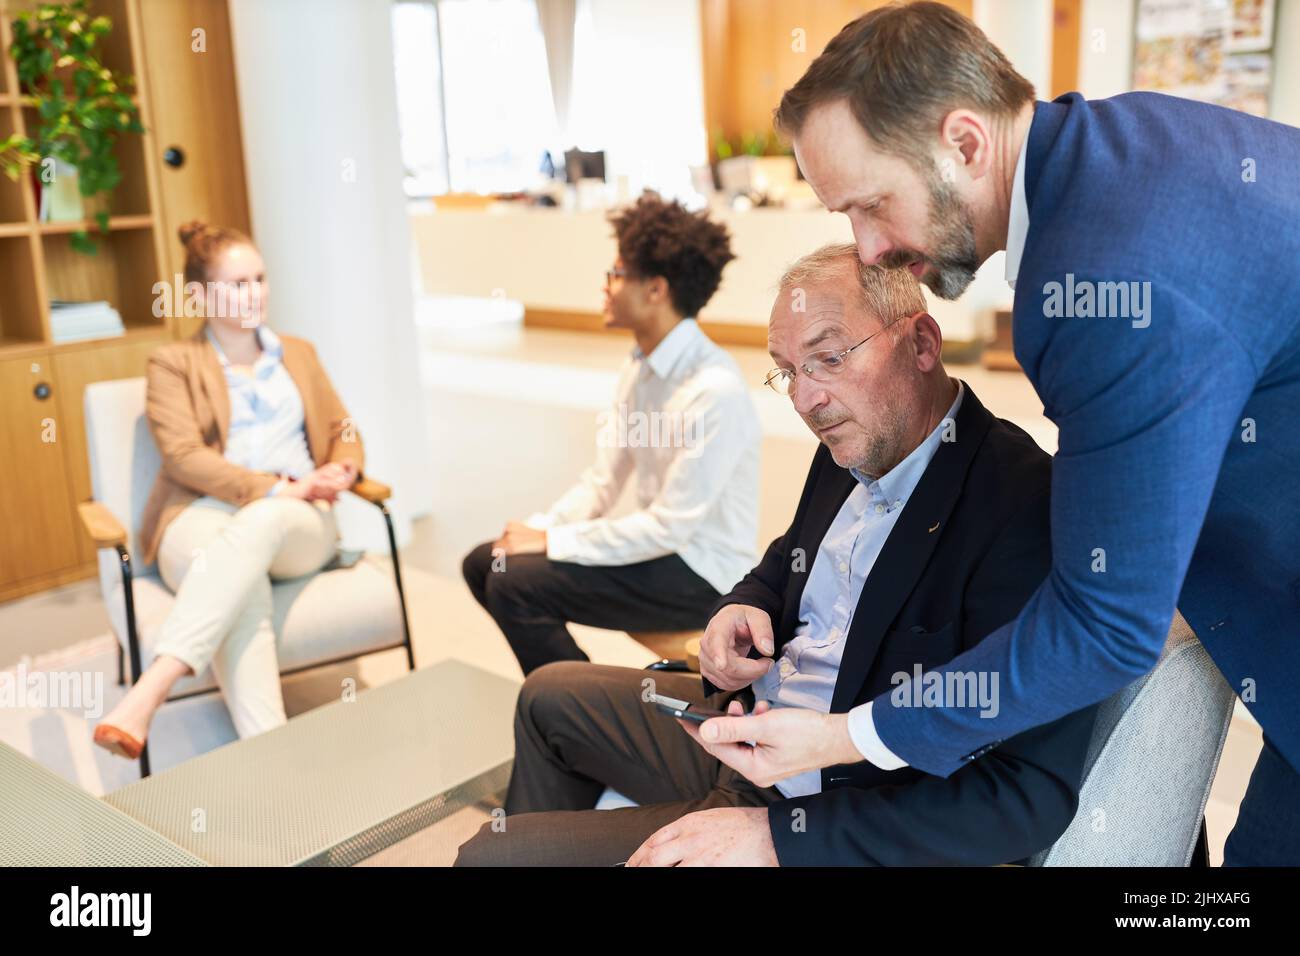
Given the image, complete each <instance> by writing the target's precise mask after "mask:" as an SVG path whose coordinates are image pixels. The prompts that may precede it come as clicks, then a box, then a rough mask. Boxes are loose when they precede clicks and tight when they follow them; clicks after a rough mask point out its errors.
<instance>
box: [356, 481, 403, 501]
mask: <svg viewBox="0 0 1300 956" xmlns="http://www.w3.org/2000/svg"><path fill="white" fill-rule="evenodd" d="M352 493H353V494H354V495H356V496H357V497H359V498H365V499H366V501H369V502H370V503H371V504H372V505H382V504H383V503H384V502H385V501H387V500H388V499H389V498H391V497H392V496H393V489H392V488H389V487H388V486H387V485H386V484H384V483H383V482H381V481H375V480H374V479H373V478H362V479H361V480H360V481H358V482H357V483H356V484H355V485H353V486H352Z"/></svg>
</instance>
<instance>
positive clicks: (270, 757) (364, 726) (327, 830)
mask: <svg viewBox="0 0 1300 956" xmlns="http://www.w3.org/2000/svg"><path fill="white" fill-rule="evenodd" d="M518 695H519V684H518V683H517V682H515V681H511V680H507V679H505V678H503V677H499V676H497V675H495V674H491V673H489V672H487V671H484V670H480V669H479V668H476V667H472V666H470V665H468V664H465V663H462V662H460V661H455V660H448V661H443V662H441V663H438V664H434V665H433V666H431V667H427V668H423V669H421V670H418V671H415V672H414V673H411V674H408V675H406V676H404V677H402V678H400V679H398V680H395V681H392V682H391V683H388V684H384V685H382V686H379V687H375V688H371V689H369V690H365V691H362V692H360V693H359V694H357V696H356V698H355V700H351V701H348V700H338V701H335V702H333V703H330V704H326V705H325V706H323V707H318V708H316V709H315V710H312V711H309V712H307V713H305V714H301V715H299V716H297V717H294V718H293V719H292V720H290V721H289V722H288V723H287V724H285V725H284V726H283V727H278V728H276V729H275V730H273V731H270V732H269V733H265V734H261V735H259V736H257V737H250V738H249V739H247V740H239V741H236V742H234V743H231V744H227V745H226V746H224V747H218V748H217V749H216V750H213V751H210V752H209V753H206V754H203V755H202V756H200V757H196V758H194V759H193V760H189V761H187V762H185V763H183V764H181V765H180V766H177V767H174V768H171V769H169V770H164V771H162V772H161V773H157V774H155V775H153V776H152V777H149V778H147V779H145V780H141V781H139V782H138V783H133V784H130V785H128V786H126V787H123V788H122V789H120V790H117V791H114V792H113V793H111V794H108V795H107V796H106V797H104V802H105V803H107V804H109V805H110V806H112V807H114V808H116V809H118V810H120V811H122V812H123V813H125V814H126V815H128V816H130V817H132V818H134V819H135V820H137V821H139V822H140V823H142V824H144V825H145V826H147V827H149V828H150V829H152V830H154V831H156V832H157V833H159V834H161V835H162V836H164V837H165V838H166V839H167V840H169V841H171V842H172V843H174V844H175V845H176V846H178V847H180V848H182V849H184V850H185V851H187V852H188V853H191V854H193V855H194V856H196V857H198V858H199V859H201V860H203V861H205V862H207V863H210V864H213V865H218V866H351V865H353V864H355V863H358V862H360V861H362V860H364V859H366V858H367V857H369V856H371V855H373V854H375V853H377V852H379V851H380V850H383V849H385V848H387V847H390V846H392V845H394V844H396V843H398V842H399V841H402V840H405V839H406V838H408V837H410V836H412V835H414V834H416V833H418V832H419V831H421V830H424V829H425V828H427V827H430V826H433V825H434V824H436V823H438V822H439V821H441V820H444V819H445V818H446V817H448V816H450V815H452V814H454V813H457V812H458V811H460V810H462V809H464V808H466V807H469V806H472V805H474V804H476V803H478V802H479V801H483V800H485V799H490V798H492V797H494V796H498V795H501V794H503V793H504V791H505V788H506V785H507V783H508V782H509V777H510V765H511V761H512V758H513V755H514V729H513V728H514V710H515V700H516V698H517V697H518Z"/></svg>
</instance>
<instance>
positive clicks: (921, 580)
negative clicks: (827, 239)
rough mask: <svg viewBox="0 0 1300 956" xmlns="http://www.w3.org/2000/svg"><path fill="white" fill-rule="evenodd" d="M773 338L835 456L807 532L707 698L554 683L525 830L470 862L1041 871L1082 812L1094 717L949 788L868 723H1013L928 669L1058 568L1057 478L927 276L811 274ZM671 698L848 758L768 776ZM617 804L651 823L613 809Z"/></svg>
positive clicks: (577, 674) (712, 667)
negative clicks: (945, 357)
mask: <svg viewBox="0 0 1300 956" xmlns="http://www.w3.org/2000/svg"><path fill="white" fill-rule="evenodd" d="M768 344H769V350H770V351H771V354H772V357H773V358H774V359H775V360H776V363H777V367H776V368H774V369H773V370H772V371H771V373H769V375H768V377H767V379H766V383H767V384H768V385H769V386H770V387H771V388H773V389H774V390H775V391H777V392H780V393H781V394H783V395H788V396H789V398H790V400H791V402H792V403H793V405H794V408H795V411H796V412H798V414H799V415H800V417H802V418H803V420H804V422H805V423H806V424H807V425H808V427H809V428H810V429H812V431H813V433H814V434H816V435H817V437H818V438H819V439H820V440H821V447H819V448H818V449H817V453H816V454H815V455H814V456H813V461H812V466H811V469H810V470H809V473H808V479H807V482H806V484H805V485H804V490H803V494H802V496H801V497H800V500H799V504H798V507H797V508H796V510H795V514H794V520H793V521H792V523H791V524H790V527H789V530H787V531H786V533H785V534H784V535H783V536H782V537H780V538H778V539H777V540H776V541H774V542H772V544H771V546H770V547H769V548H768V550H767V554H766V555H765V556H764V557H763V559H762V561H761V562H760V563H759V565H758V566H757V567H756V568H754V569H753V571H751V572H750V573H749V574H748V575H747V576H746V577H745V578H744V579H743V580H742V581H741V582H740V583H739V584H737V585H736V586H735V587H734V588H732V589H731V591H730V593H729V594H727V595H726V596H725V597H723V598H722V600H721V601H720V602H719V606H718V608H717V609H716V610H715V613H714V615H713V618H712V620H711V621H710V622H709V625H708V630H707V632H706V634H705V638H704V643H703V647H702V649H701V658H700V662H701V670H702V672H703V675H704V678H705V679H704V682H703V684H701V681H700V680H699V678H695V677H692V676H689V675H679V674H657V675H654V676H653V677H651V675H650V674H648V673H647V672H644V671H636V670H628V669H624V668H617V667H603V666H597V665H593V664H587V663H583V664H575V663H559V664H551V665H549V666H546V667H543V668H541V669H539V670H537V671H535V672H534V673H533V674H531V675H530V676H529V678H528V680H527V681H526V682H525V683H524V687H523V691H522V693H521V695H520V698H519V704H518V710H517V714H516V722H515V737H516V756H515V765H514V774H513V777H512V779H511V781H510V790H509V794H508V796H507V799H506V814H507V817H506V819H505V821H504V826H497V825H495V821H494V822H493V823H490V824H487V825H485V826H484V827H483V829H482V830H481V831H480V832H479V833H478V834H477V835H476V836H475V837H474V838H473V839H472V840H470V841H469V842H468V843H466V844H465V845H464V846H463V847H461V851H460V858H459V860H458V863H460V864H462V865H464V864H478V865H484V864H488V865H490V864H497V865H522V864H552V865H554V864H596V865H599V864H618V863H623V862H626V863H627V864H628V865H630V866H643V865H644V866H678V865H746V864H752V865H764V864H766V865H778V864H779V865H845V864H867V865H919V864H965V865H988V864H996V863H1008V862H1018V861H1023V860H1025V859H1026V858H1027V857H1029V856H1030V855H1032V854H1033V853H1035V852H1037V851H1038V850H1041V849H1043V848H1044V847H1046V846H1048V845H1050V844H1051V843H1052V842H1053V841H1054V840H1055V839H1056V838H1057V837H1058V836H1059V835H1060V834H1061V833H1062V832H1063V831H1064V830H1065V828H1066V826H1067V825H1068V824H1069V822H1070V820H1071V819H1072V818H1073V816H1074V812H1075V809H1076V804H1077V801H1078V790H1079V783H1080V778H1081V775H1082V769H1083V762H1084V756H1085V752H1086V750H1087V745H1088V739H1089V735H1090V733H1091V729H1092V723H1093V718H1094V711H1093V709H1092V708H1089V709H1087V710H1083V711H1080V712H1078V713H1075V714H1071V715H1069V716H1067V717H1064V718H1062V719H1061V720H1058V721H1057V722H1055V723H1053V724H1048V725H1046V726H1043V727H1039V728H1036V729H1034V730H1031V731H1027V732H1026V733H1023V734H1021V735H1019V736H1017V737H1012V738H1009V739H1007V740H1003V741H1000V742H999V743H998V744H997V745H996V746H994V747H991V748H985V749H984V751H981V752H979V753H975V754H971V755H970V758H969V761H968V765H967V766H965V767H964V768H963V769H961V770H959V771H958V772H956V773H954V774H952V775H951V776H949V777H947V778H940V777H934V776H929V775H927V774H925V773H923V772H921V771H919V770H916V769H915V768H912V767H906V766H903V765H902V762H901V761H897V760H894V761H890V760H889V754H888V752H887V751H884V748H883V745H882V744H881V742H880V741H879V740H878V739H873V738H872V737H871V735H870V734H869V733H868V732H864V725H863V724H862V723H861V722H860V721H855V720H854V719H853V718H852V717H851V716H850V714H849V711H850V710H851V709H852V708H854V707H855V706H856V705H859V704H863V703H865V702H867V701H870V700H872V699H873V698H874V697H875V696H876V695H878V694H880V693H884V692H890V691H891V688H892V690H893V692H894V693H895V694H896V695H897V697H898V700H899V702H900V703H902V704H905V705H907V706H918V707H920V706H934V705H936V704H939V703H950V702H951V699H953V698H955V697H956V696H959V695H960V696H964V698H965V699H966V700H971V701H978V702H979V704H980V705H981V707H982V708H983V709H984V711H985V712H987V713H988V714H990V715H993V714H996V713H997V709H998V675H997V674H995V673H988V674H970V675H963V679H962V680H961V681H951V682H949V683H948V684H946V685H944V686H939V687H932V686H929V684H928V683H927V682H926V681H925V680H923V679H922V678H921V675H922V673H923V672H925V671H928V670H929V669H931V668H933V667H935V666H937V665H939V664H942V663H945V662H947V661H949V660H951V659H952V658H953V657H955V656H957V654H959V653H961V652H962V651H963V650H966V649H967V648H969V647H971V646H972V645H974V644H976V643H978V642H979V641H980V640H982V639H983V638H984V637H985V636H986V635H987V634H989V633H990V632H992V631H993V630H994V629H996V628H997V627H998V626H999V625H1001V624H1003V623H1005V622H1006V621H1008V620H1011V619H1012V618H1013V617H1015V615H1016V613H1017V612H1018V611H1019V610H1020V608H1021V606H1022V605H1023V604H1024V602H1025V601H1026V600H1027V599H1028V597H1029V595H1030V594H1031V593H1032V592H1033V591H1034V589H1035V587H1037V585H1038V584H1039V582H1040V581H1042V579H1043V578H1044V576H1045V575H1046V574H1047V572H1048V569H1049V567H1050V566H1051V553H1050V538H1049V534H1048V495H1049V489H1050V481H1051V473H1050V472H1051V459H1050V458H1049V457H1048V456H1047V455H1046V454H1045V453H1044V452H1043V451H1042V450H1041V449H1040V448H1038V446H1037V445H1035V444H1034V442H1033V440H1032V439H1031V438H1030V437H1029V436H1028V435H1026V434H1025V433H1024V432H1023V431H1021V430H1020V429H1019V428H1017V427H1016V426H1015V425H1012V424H1010V423H1009V422H1006V421H1003V420H1001V419H998V418H995V417H994V416H993V415H992V414H990V413H989V412H988V411H987V410H986V409H985V408H984V406H983V405H981V404H980V401H979V399H978V398H976V397H975V393H974V392H973V391H972V390H971V389H970V387H969V386H967V385H965V384H964V383H962V382H960V381H956V380H953V379H951V378H949V377H948V375H947V373H946V372H945V371H944V368H943V364H942V362H941V361H940V350H941V347H942V344H943V339H942V335H941V334H940V331H939V326H938V324H937V323H936V322H935V320H934V319H933V318H932V317H931V316H930V315H929V314H927V313H926V311H925V300H924V298H923V297H922V294H921V290H920V287H919V286H918V284H917V281H916V279H915V277H914V276H913V275H912V274H911V273H910V272H909V271H908V270H906V269H897V270H886V269H882V268H879V267H875V266H863V265H862V264H861V263H860V262H859V260H858V256H857V252H856V250H855V248H854V246H852V245H848V244H846V245H836V246H827V247H825V248H822V249H820V250H818V251H817V252H815V253H812V254H811V255H809V256H806V257H804V258H803V259H801V260H800V261H798V262H797V263H795V264H794V265H793V266H792V267H791V268H790V269H789V270H788V271H787V273H786V274H785V276H784V277H783V278H782V281H781V285H780V293H779V295H778V297H777V300H776V304H775V305H774V307H773V309H772V315H771V320H770V325H769V333H768ZM651 681H652V684H651V683H648V682H651ZM651 693H658V694H661V695H666V696H670V697H673V698H678V699H682V700H685V701H688V702H690V703H691V704H693V705H695V706H697V707H699V706H704V707H708V708H715V709H721V710H725V711H726V712H727V713H729V714H737V715H738V714H742V713H744V712H746V711H747V710H749V709H752V710H753V711H754V712H756V713H764V712H768V711H771V712H772V713H771V714H770V719H781V718H782V717H783V716H785V715H787V714H788V715H789V716H791V717H795V716H798V717H800V718H801V719H802V718H805V717H806V715H807V714H808V712H809V711H812V712H814V713H820V714H821V715H824V718H823V719H824V721H825V724H826V728H825V729H827V730H828V731H829V732H828V733H827V734H825V735H824V736H825V738H826V739H827V740H830V741H833V745H832V746H833V748H834V750H835V752H834V753H833V754H826V755H823V756H825V757H826V758H827V759H826V760H824V761H823V762H822V763H820V764H818V766H819V767H820V766H823V765H825V766H826V767H827V769H825V770H809V771H807V772H804V773H800V774H798V775H796V776H792V777H788V778H786V779H784V780H775V781H774V780H762V779H759V780H757V781H754V780H749V779H746V777H745V776H743V775H742V772H741V771H742V770H744V769H745V768H746V766H747V765H746V760H745V745H744V744H720V743H712V742H709V740H708V739H706V738H713V737H716V734H714V733H713V731H714V730H715V729H716V727H717V725H718V723H719V721H718V720H709V721H707V722H705V723H704V724H702V725H697V724H693V723H690V722H688V721H680V720H674V719H672V718H671V717H669V716H665V715H664V714H663V713H661V712H660V711H659V710H657V709H656V708H655V707H653V706H651V705H650V704H648V703H647V702H646V701H647V699H648V698H649V696H650V694H651ZM723 719H724V720H725V718H723ZM865 728H867V730H869V728H870V721H867V722H866V724H865ZM866 755H870V756H871V761H870V762H868V761H867V760H865V759H864V756H866ZM888 767H892V768H894V769H882V768H888ZM733 768H739V769H733ZM606 786H609V787H613V788H614V789H616V790H618V791H619V792H621V793H623V794H626V795H627V796H629V797H630V798H632V799H633V800H635V801H636V802H637V803H638V804H639V805H638V806H636V807H630V808H624V809H619V810H608V811H605V810H599V811H598V810H593V809H592V807H593V806H594V804H595V802H596V800H597V798H598V796H599V795H600V793H601V791H602V790H603V789H604V788H605V787H606Z"/></svg>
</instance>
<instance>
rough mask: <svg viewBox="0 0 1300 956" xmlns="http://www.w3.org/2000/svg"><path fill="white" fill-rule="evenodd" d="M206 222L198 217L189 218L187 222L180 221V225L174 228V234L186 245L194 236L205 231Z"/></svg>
mask: <svg viewBox="0 0 1300 956" xmlns="http://www.w3.org/2000/svg"><path fill="white" fill-rule="evenodd" d="M207 228H208V224H207V223H206V222H202V221H201V220H198V219H191V220H190V221H189V222H186V223H182V224H181V227H180V228H179V229H177V230H176V234H177V235H178V236H180V238H181V244H182V245H186V246H188V245H189V244H190V242H192V241H193V240H194V237H195V236H197V235H199V234H200V233H202V232H206V231H207Z"/></svg>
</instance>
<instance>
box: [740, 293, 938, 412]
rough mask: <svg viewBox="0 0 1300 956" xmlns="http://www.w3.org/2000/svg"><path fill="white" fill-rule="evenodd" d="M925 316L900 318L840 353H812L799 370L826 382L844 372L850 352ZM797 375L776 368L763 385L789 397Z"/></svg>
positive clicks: (811, 377) (918, 313) (787, 370)
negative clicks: (888, 329) (884, 332)
mask: <svg viewBox="0 0 1300 956" xmlns="http://www.w3.org/2000/svg"><path fill="white" fill-rule="evenodd" d="M924 314H925V313H923V312H916V313H913V314H912V315H904V316H900V317H899V318H897V319H894V321H893V322H890V323H889V325H882V326H881V327H880V328H878V329H876V331H874V332H872V333H871V334H870V335H868V336H867V337H866V338H865V339H863V340H862V341H861V342H859V343H858V344H857V345H850V346H849V347H848V348H846V349H842V350H839V351H836V350H835V349H819V350H818V351H816V352H810V353H809V354H808V355H807V356H805V357H804V360H803V361H802V362H800V363H799V370H800V371H801V372H803V374H805V375H807V376H808V377H809V378H810V379H812V380H813V381H814V382H825V381H827V380H828V379H830V378H833V377H834V376H836V375H838V374H839V373H840V372H842V371H844V365H845V361H846V360H847V359H848V356H849V353H850V352H852V351H854V350H855V349H860V348H862V346H864V345H866V344H867V343H868V342H870V341H871V340H872V339H874V338H875V337H876V336H877V335H879V334H880V333H881V332H883V331H885V329H887V328H889V327H890V326H893V325H897V324H898V323H899V322H901V321H903V319H914V318H916V316H918V315H924ZM795 375H796V372H795V370H794V369H789V368H774V369H772V371H770V372H768V373H767V378H765V379H764V380H763V384H764V385H766V386H767V387H768V388H770V389H771V390H772V391H774V392H776V393H777V394H778V395H789V394H790V389H791V387H792V386H793V384H794V379H795Z"/></svg>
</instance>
